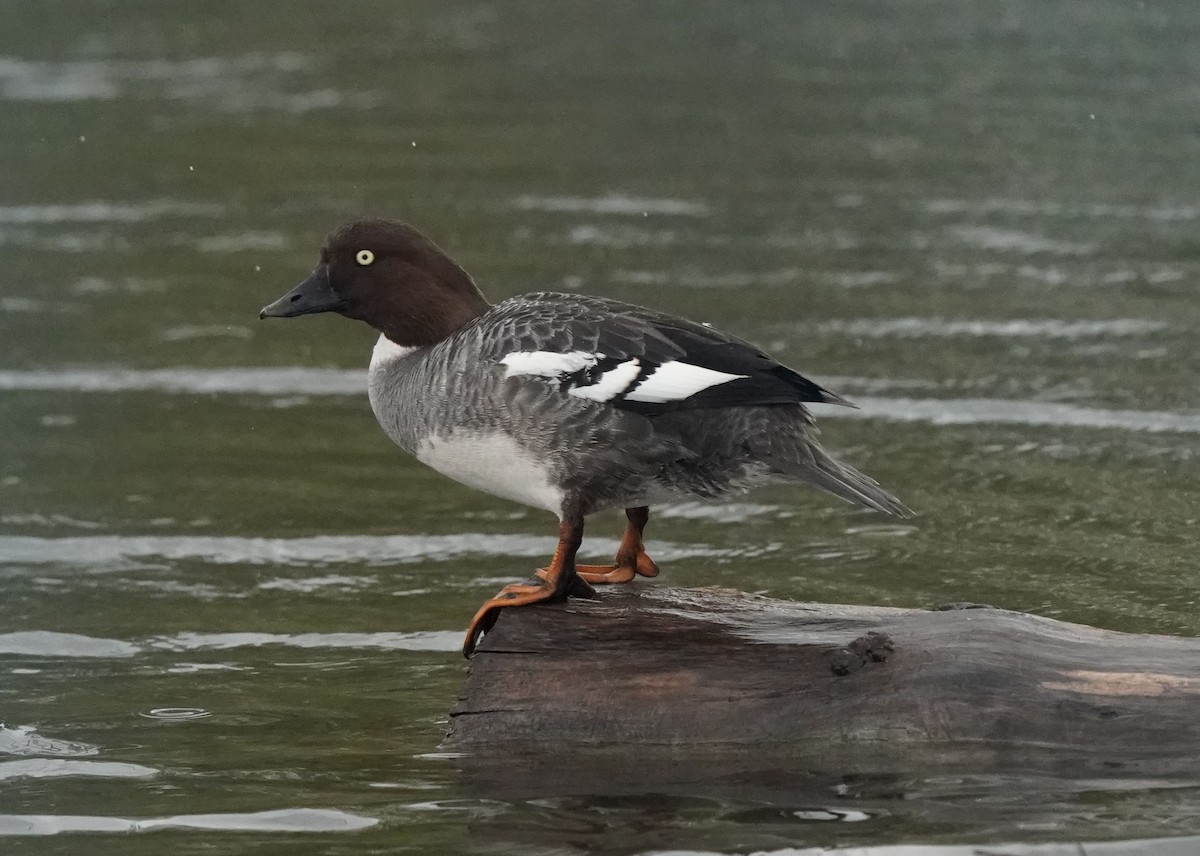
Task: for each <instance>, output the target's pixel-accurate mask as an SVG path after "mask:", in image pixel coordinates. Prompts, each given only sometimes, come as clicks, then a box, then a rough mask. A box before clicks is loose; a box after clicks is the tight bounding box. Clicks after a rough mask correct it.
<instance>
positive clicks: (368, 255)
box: [354, 250, 375, 265]
mask: <svg viewBox="0 0 1200 856" xmlns="http://www.w3.org/2000/svg"><path fill="white" fill-rule="evenodd" d="M354 260H355V261H356V262H358V263H359V264H360V265H369V264H370V263H371V262H373V261H375V254H374V253H373V252H371V251H370V250H359V251H358V252H357V253H356V254H355V256H354Z"/></svg>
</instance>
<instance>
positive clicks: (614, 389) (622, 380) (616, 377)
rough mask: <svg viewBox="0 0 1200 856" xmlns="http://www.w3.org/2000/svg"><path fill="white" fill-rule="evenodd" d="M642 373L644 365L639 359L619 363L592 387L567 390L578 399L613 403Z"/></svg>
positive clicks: (601, 376) (577, 387) (634, 358)
mask: <svg viewBox="0 0 1200 856" xmlns="http://www.w3.org/2000/svg"><path fill="white" fill-rule="evenodd" d="M641 371H642V364H641V363H640V362H639V361H638V358H637V357H633V358H632V359H629V360H626V361H625V362H623V363H618V364H617V365H616V366H614V367H613V368H611V369H609V370H608V371H606V372H605V373H604V374H602V375H600V379H599V380H597V381H596V382H595V383H594V384H592V385H591V386H576V387H573V388H571V389H568V390H567V394H568V395H573V396H575V397H576V398H589V399H591V400H592V401H612V400H613V399H614V398H616V397H617V396H618V395H620V394H621V393H622V392H624V391H625V390H627V389H629V385H630V384H631V383H633V382H634V381H635V380H637V376H638V374H639V373H641Z"/></svg>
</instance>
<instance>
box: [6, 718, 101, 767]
mask: <svg viewBox="0 0 1200 856" xmlns="http://www.w3.org/2000/svg"><path fill="white" fill-rule="evenodd" d="M99 752H100V750H99V749H98V748H97V747H95V746H93V745H91V744H90V743H80V742H78V741H75V740H60V739H58V738H56V737H45V736H43V735H41V734H38V733H37V731H36V730H35V729H34V727H33V726H32V725H18V726H17V727H16V728H9V727H7V726H5V725H4V724H3V723H0V755H51V756H58V757H74V758H80V757H84V756H87V755H96V754H98V753H99Z"/></svg>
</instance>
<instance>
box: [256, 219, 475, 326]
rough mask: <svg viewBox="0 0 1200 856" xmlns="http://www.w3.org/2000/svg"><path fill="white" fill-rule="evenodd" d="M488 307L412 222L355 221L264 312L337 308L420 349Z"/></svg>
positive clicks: (288, 313) (273, 314) (464, 274)
mask: <svg viewBox="0 0 1200 856" xmlns="http://www.w3.org/2000/svg"><path fill="white" fill-rule="evenodd" d="M487 308H488V302H487V300H486V299H484V296H483V295H482V294H481V293H480V292H479V289H478V288H476V287H475V283H474V282H473V281H472V280H471V277H470V276H469V275H468V274H467V272H466V271H464V270H463V269H462V268H460V267H459V266H458V265H456V264H455V263H454V261H453V260H452V259H451V258H450V257H449V256H448V255H446V254H445V253H444V252H442V250H441V249H439V248H438V247H437V245H435V244H434V243H433V242H432V241H430V240H429V239H428V238H426V237H425V236H424V235H422V234H421V233H420V232H418V231H417V230H416V229H414V228H413V227H412V226H409V225H408V224H406V223H401V222H400V221H398V220H357V221H355V222H353V223H347V224H346V225H344V226H342V227H341V228H339V229H337V230H336V231H334V232H333V234H331V235H330V236H329V238H328V239H327V240H326V242H325V246H324V248H322V250H321V258H320V261H319V262H318V263H317V266H316V268H315V269H314V270H313V272H312V273H311V274H309V276H308V279H306V280H304V282H302V283H300V284H299V285H297V286H296V287H295V288H293V289H292V290H291V291H289V292H288V293H287V294H285V295H284V296H283V297H281V298H279V299H278V300H276V301H275V302H274V303H271V304H269V305H267V306H264V307H263V309H262V311H261V312H260V313H259V318H291V317H293V316H295V315H309V314H311V313H314V312H337V313H339V314H341V315H345V316H346V317H347V318H356V319H358V320H360V321H365V322H367V323H368V324H370V325H371V326H372V327H374V328H375V329H376V330H378V331H379V332H381V333H383V334H384V335H385V336H387V337H388V338H389V339H391V340H392V341H393V342H395V343H396V344H397V345H403V346H406V347H421V346H425V345H432V344H434V343H436V342H440V341H441V340H442V339H444V338H446V337H447V336H449V335H450V334H451V333H453V332H454V331H455V330H457V329H459V328H460V327H462V326H463V325H464V324H467V323H468V322H469V321H471V320H472V319H473V318H476V317H478V316H479V315H481V314H483V313H484V312H485V311H487Z"/></svg>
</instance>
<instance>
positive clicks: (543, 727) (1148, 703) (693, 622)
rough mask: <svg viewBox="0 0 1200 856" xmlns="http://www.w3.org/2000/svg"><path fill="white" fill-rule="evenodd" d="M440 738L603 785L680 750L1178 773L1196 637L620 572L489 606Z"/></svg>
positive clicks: (1184, 757)
mask: <svg viewBox="0 0 1200 856" xmlns="http://www.w3.org/2000/svg"><path fill="white" fill-rule="evenodd" d="M960 606H963V605H960ZM445 747H446V748H447V749H449V750H452V751H457V752H463V753H467V754H469V755H471V756H474V757H476V758H477V759H480V760H483V761H486V760H487V759H488V758H493V759H500V761H501V767H499V768H497V775H502V776H511V775H513V773H514V766H513V765H512V764H510V763H509V762H510V761H511V760H512V759H514V758H517V757H521V758H525V759H532V760H539V759H540V760H543V761H548V762H550V765H549V766H550V767H552V768H554V769H556V770H559V771H560V772H561V771H562V765H561V763H558V762H560V761H561V760H562V759H563V758H564V757H580V753H585V754H587V755H588V756H589V758H590V759H591V760H590V761H589V764H588V769H589V770H591V771H592V773H593V774H594V773H595V772H596V771H597V770H602V769H608V770H609V772H608V773H605V774H604V775H610V774H611V776H612V777H613V778H612V779H611V780H610V784H611V786H612V788H613V789H614V790H619V789H620V788H621V787H623V784H622V780H623V779H628V780H629V781H628V784H629V785H630V786H633V785H636V786H637V787H638V789H639V790H645V788H646V787H647V786H649V785H651V784H652V780H653V779H654V778H655V776H656V775H657V773H656V771H658V772H661V771H662V770H663V769H667V768H668V767H670V768H671V769H674V770H675V771H676V772H675V775H686V773H680V772H679V771H680V770H681V769H682V768H679V767H677V766H676V767H671V765H672V764H677V763H684V762H686V763H688V764H693V765H694V764H697V763H699V764H703V765H705V773H704V775H712V774H713V771H714V770H717V771H720V772H722V773H737V772H739V771H764V770H791V771H798V770H799V771H805V772H806V773H812V774H815V775H823V774H831V773H837V774H847V773H853V772H855V771H859V772H870V773H886V772H888V771H894V772H901V771H903V772H908V773H911V772H914V771H922V772H925V773H929V772H937V771H950V770H971V771H976V772H995V771H1002V770H1020V771H1028V770H1030V769H1048V770H1053V771H1055V772H1059V773H1061V772H1063V771H1064V770H1067V769H1070V770H1078V771H1081V772H1082V771H1087V770H1091V771H1103V772H1104V774H1105V775H1113V774H1116V775H1121V774H1122V773H1121V772H1120V771H1124V774H1138V775H1145V774H1148V773H1150V772H1154V773H1164V772H1169V771H1181V770H1188V771H1190V772H1196V771H1197V770H1200V639H1193V638H1174V637H1165V636H1152V635H1135V634H1126V633H1118V632H1113V631H1106V630H1100V629H1096V628H1092V627H1085V626H1081V625H1077V624H1069V623H1065V622H1061V621H1055V620H1052V619H1048V618H1041V617H1037V616H1033V615H1027V614H1023V613H1018V612H1010V611H1007V610H1001V609H992V608H954V609H945V610H940V611H924V610H912V609H890V608H878V607H868V606H838V605H829V604H813V603H793V602H784V601H779V600H772V599H768V598H763V597H756V596H750V595H745V594H739V593H737V592H730V591H727V590H711V589H702V590H678V589H668V588H662V587H658V586H654V585H647V586H640V587H639V586H637V585H636V584H635V585H630V586H625V587H622V589H620V590H615V589H612V590H605V591H604V592H603V593H602V599H600V600H597V601H580V600H571V601H569V602H567V603H565V604H557V605H552V606H537V607H529V608H519V609H511V610H504V611H503V612H502V613H501V616H500V619H499V621H498V622H497V624H496V626H495V628H494V629H493V630H492V631H491V633H489V634H488V636H487V637H486V638H485V639H484V641H483V642H482V644H481V645H480V647H479V649H478V653H477V654H476V655H475V658H474V659H473V661H472V663H471V667H470V673H469V675H468V678H467V681H466V685H465V687H464V689H463V693H462V696H461V698H460V699H459V701H458V703H457V705H456V707H455V708H454V710H453V711H452V726H451V732H450V734H449V735H448V737H447V740H446V743H445ZM605 759H607V760H605ZM664 764H665V765H666V766H664ZM523 769H525V770H526V771H527V772H528V771H530V770H536V769H537V766H536V765H535V766H533V767H531V766H529V765H524V767H523ZM529 775H531V776H538V775H541V774H540V773H529ZM564 775H567V776H568V778H569V774H567V773H564ZM592 778H593V779H594V778H595V776H594V775H593V776H592ZM593 789H594V782H593Z"/></svg>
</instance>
